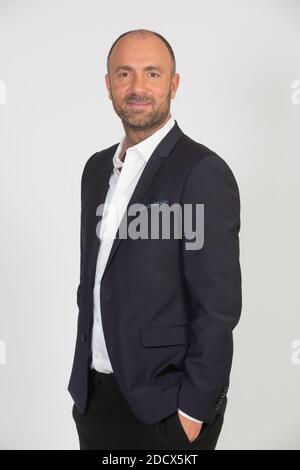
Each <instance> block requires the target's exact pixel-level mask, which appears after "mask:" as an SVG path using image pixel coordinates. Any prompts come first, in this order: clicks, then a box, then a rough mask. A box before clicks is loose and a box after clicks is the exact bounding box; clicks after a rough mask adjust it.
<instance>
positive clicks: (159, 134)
mask: <svg viewBox="0 0 300 470" xmlns="http://www.w3.org/2000/svg"><path fill="white" fill-rule="evenodd" d="M174 124H175V120H174V118H173V116H170V118H169V119H168V121H167V122H166V123H165V124H164V125H163V126H162V127H161V128H160V129H158V130H157V131H156V132H154V133H153V134H151V135H150V136H149V137H147V138H146V139H144V140H142V141H141V142H139V143H138V144H136V145H134V146H132V147H129V148H128V149H126V154H128V153H130V152H138V153H139V155H140V156H141V157H142V158H143V159H144V160H145V162H147V161H148V160H149V158H150V157H151V155H152V153H153V152H154V150H155V148H156V147H157V146H158V144H159V143H160V141H161V140H162V139H163V138H164V137H165V135H167V134H168V132H169V131H170V130H171V129H172V127H173V126H174ZM125 138H126V135H123V137H122V139H121V141H120V143H119V145H118V147H117V150H116V152H115V154H114V156H113V165H114V168H113V171H114V173H115V174H117V175H119V174H120V168H122V166H123V165H124V161H122V160H120V156H121V155H122V154H123V153H124V142H125Z"/></svg>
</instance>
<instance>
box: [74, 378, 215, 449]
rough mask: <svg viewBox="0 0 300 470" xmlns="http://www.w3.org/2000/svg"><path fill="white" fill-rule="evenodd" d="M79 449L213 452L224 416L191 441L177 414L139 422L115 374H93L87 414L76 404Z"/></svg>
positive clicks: (206, 426) (90, 382)
mask: <svg viewBox="0 0 300 470" xmlns="http://www.w3.org/2000/svg"><path fill="white" fill-rule="evenodd" d="M73 418H74V421H75V424H76V428H77V432H78V437H79V445H80V450H87V449H94V450H127V449H130V450H152V449H153V450H170V449H173V450H214V449H215V447H216V444H217V440H218V437H219V434H220V431H221V428H222V425H223V416H222V415H217V417H216V418H215V420H214V421H213V422H212V423H211V424H209V425H207V424H204V425H203V427H202V429H201V431H200V433H199V435H198V436H197V437H196V439H194V440H193V441H192V442H190V441H189V439H188V437H187V434H186V432H185V430H184V428H183V426H182V424H181V422H180V420H179V417H178V413H177V411H175V412H174V413H172V414H171V415H169V416H167V417H166V418H164V419H162V420H161V421H159V422H158V423H155V424H146V423H143V422H141V421H140V420H138V419H137V417H136V416H135V415H134V413H133V412H132V410H131V408H130V407H129V406H128V404H127V401H126V400H125V398H124V396H123V393H122V392H121V390H120V387H119V385H118V383H117V381H116V380H115V376H114V374H102V373H99V372H96V371H92V370H91V371H90V379H89V398H88V404H87V408H86V410H85V411H84V413H79V411H78V410H77V408H76V406H75V404H74V406H73Z"/></svg>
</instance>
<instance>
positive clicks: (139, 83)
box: [131, 75, 147, 94]
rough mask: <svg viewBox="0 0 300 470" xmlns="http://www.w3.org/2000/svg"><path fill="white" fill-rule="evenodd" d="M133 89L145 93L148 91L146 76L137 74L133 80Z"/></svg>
mask: <svg viewBox="0 0 300 470" xmlns="http://www.w3.org/2000/svg"><path fill="white" fill-rule="evenodd" d="M131 90H132V92H135V93H137V94H138V93H142V94H143V93H145V92H146V91H147V83H146V80H145V77H143V76H141V75H136V76H135V77H134V78H133V79H132V81H131Z"/></svg>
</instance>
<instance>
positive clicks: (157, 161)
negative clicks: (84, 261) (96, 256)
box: [103, 120, 184, 276]
mask: <svg viewBox="0 0 300 470" xmlns="http://www.w3.org/2000/svg"><path fill="white" fill-rule="evenodd" d="M183 135H184V134H183V132H182V130H181V129H180V127H179V126H178V124H177V121H176V120H175V124H174V126H173V127H172V129H171V130H170V131H169V132H168V134H167V135H166V136H165V137H164V138H163V139H162V140H161V142H160V143H159V144H158V146H157V147H156V149H155V150H154V152H153V153H152V155H151V157H150V158H149V160H148V162H147V163H146V166H145V168H144V170H143V172H142V174H141V177H140V179H139V181H138V183H137V185H136V187H135V189H134V191H133V194H132V196H131V198H130V200H129V202H128V205H127V208H126V210H125V214H124V216H123V218H122V221H121V223H120V225H121V226H122V224H123V220H124V217H127V210H128V207H129V206H131V205H132V204H136V203H142V200H143V196H144V194H145V193H146V191H147V189H148V187H149V186H150V184H151V181H152V180H153V178H154V177H155V175H156V174H157V172H158V171H159V169H160V167H161V166H162V165H163V163H164V162H165V159H166V158H168V157H169V155H170V152H171V150H172V149H173V147H174V146H175V145H176V144H177V142H178V140H179V139H180V138H181V137H182V136H183ZM127 219H128V222H129V221H130V216H128V217H127ZM119 227H120V226H119ZM118 236H119V230H118V231H117V234H116V238H115V239H114V241H113V244H112V247H111V250H110V254H109V257H108V260H107V263H106V266H105V269H104V272H103V276H104V274H105V272H106V271H107V269H108V268H109V265H110V263H111V261H112V258H113V257H114V255H115V253H116V251H117V249H118V247H119V246H120V243H121V242H122V240H123V239H122V238H118Z"/></svg>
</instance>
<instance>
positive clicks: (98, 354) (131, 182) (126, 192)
mask: <svg viewBox="0 0 300 470" xmlns="http://www.w3.org/2000/svg"><path fill="white" fill-rule="evenodd" d="M174 124H175V121H174V119H173V117H172V116H170V118H169V119H168V121H167V122H166V123H165V124H164V126H163V127H161V128H160V129H158V130H157V131H156V132H154V133H153V134H152V135H150V136H149V137H147V138H146V139H144V140H142V141H141V142H139V143H138V144H136V145H134V146H133V147H129V148H127V150H126V154H125V158H124V160H123V161H122V160H120V158H119V157H120V156H121V155H122V154H123V153H124V143H125V138H126V136H125V135H124V136H123V138H122V140H121V142H120V143H119V145H118V147H117V150H116V152H115V154H114V156H113V164H114V168H113V171H112V174H111V177H110V180H109V189H108V192H107V195H106V199H105V203H104V211H103V214H102V220H101V225H100V239H101V243H100V247H99V252H98V258H97V265H96V273H95V284H94V291H93V296H94V321H93V330H92V344H91V348H92V351H91V352H92V363H91V368H93V369H96V370H97V371H98V372H102V373H108V374H109V373H113V370H112V366H111V363H110V360H109V356H108V353H107V349H106V343H105V338H104V334H103V328H102V320H101V311H100V282H101V277H102V274H103V272H104V268H105V265H106V262H107V260H108V256H109V253H110V250H111V247H112V244H113V241H114V238H115V235H116V233H117V230H118V227H119V225H120V222H121V219H122V217H123V214H124V211H125V210H126V208H127V206H128V202H129V200H130V198H131V195H132V193H133V191H134V189H135V187H136V185H137V182H138V180H139V178H140V176H141V174H142V172H143V170H144V167H145V165H146V163H147V161H148V160H149V158H150V156H151V155H152V153H153V151H154V150H155V148H156V147H157V145H158V144H159V143H160V141H161V140H162V139H163V137H164V136H165V135H166V134H167V133H168V132H169V131H170V130H171V128H172V127H173V126H174ZM121 170H122V171H121ZM178 411H179V412H180V413H181V414H182V415H183V416H186V417H187V418H189V419H192V420H193V421H196V422H198V423H201V422H202V421H199V420H198V419H195V418H192V417H191V416H189V415H187V414H186V413H184V412H183V411H181V410H179V409H178Z"/></svg>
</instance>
